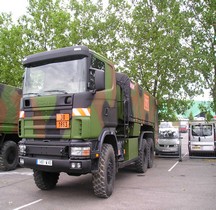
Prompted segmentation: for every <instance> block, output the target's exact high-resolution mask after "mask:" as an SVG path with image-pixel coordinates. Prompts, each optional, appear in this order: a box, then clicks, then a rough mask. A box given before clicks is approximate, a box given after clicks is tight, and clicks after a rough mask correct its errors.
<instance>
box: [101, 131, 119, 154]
mask: <svg viewBox="0 0 216 210" xmlns="http://www.w3.org/2000/svg"><path fill="white" fill-rule="evenodd" d="M98 142H99V144H98V150H99V151H100V152H101V150H102V146H103V144H104V143H106V144H111V145H112V147H113V149H114V152H115V155H117V154H118V146H117V137H116V134H115V128H113V129H110V128H109V129H104V130H103V131H102V133H101V135H100V136H99V138H98Z"/></svg>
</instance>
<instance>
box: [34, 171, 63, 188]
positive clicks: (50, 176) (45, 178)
mask: <svg viewBox="0 0 216 210" xmlns="http://www.w3.org/2000/svg"><path fill="white" fill-rule="evenodd" d="M33 172H34V181H35V184H36V185H37V187H38V188H39V189H41V190H51V189H53V188H54V187H55V186H56V184H57V182H58V179H59V175H60V174H59V173H51V172H46V171H38V170H33Z"/></svg>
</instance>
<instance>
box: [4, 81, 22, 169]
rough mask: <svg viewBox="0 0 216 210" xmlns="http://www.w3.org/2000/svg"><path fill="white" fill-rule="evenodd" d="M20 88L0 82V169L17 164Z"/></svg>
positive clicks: (9, 167)
mask: <svg viewBox="0 0 216 210" xmlns="http://www.w3.org/2000/svg"><path fill="white" fill-rule="evenodd" d="M21 92H22V91H21V89H18V88H15V87H12V86H9V85H5V84H0V170H4V171H8V170H13V169H15V168H16V166H17V164H18V141H19V140H20V138H19V136H18V120H19V110H20V98H21V95H22V94H21Z"/></svg>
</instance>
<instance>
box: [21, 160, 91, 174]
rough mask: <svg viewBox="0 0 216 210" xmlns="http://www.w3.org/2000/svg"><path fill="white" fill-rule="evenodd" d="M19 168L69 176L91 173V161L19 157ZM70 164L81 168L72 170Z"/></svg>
mask: <svg viewBox="0 0 216 210" xmlns="http://www.w3.org/2000/svg"><path fill="white" fill-rule="evenodd" d="M19 162H20V166H22V167H25V168H31V169H37V170H40V171H48V172H66V173H69V174H70V173H71V174H86V173H90V172H91V171H92V161H91V159H87V160H72V159H69V160H61V159H51V158H47V157H45V158H41V157H38V158H35V157H26V156H20V157H19ZM39 162H44V163H49V165H41V163H39ZM72 163H74V164H78V163H79V165H80V166H81V168H72Z"/></svg>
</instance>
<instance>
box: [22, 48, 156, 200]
mask: <svg viewBox="0 0 216 210" xmlns="http://www.w3.org/2000/svg"><path fill="white" fill-rule="evenodd" d="M23 65H24V67H25V75H24V84H23V97H22V99H21V111H20V119H19V136H20V138H22V140H21V141H20V143H19V154H20V155H19V162H20V165H21V166H23V167H27V168H32V169H33V172H34V181H35V184H36V185H37V187H38V188H40V189H42V190H49V189H52V188H54V187H55V186H56V184H57V182H58V179H59V175H60V173H61V172H65V173H67V174H68V175H72V176H78V175H82V174H87V173H91V174H92V185H93V190H94V193H95V195H96V196H98V197H102V198H107V197H109V196H110V195H111V194H112V192H113V188H114V181H115V175H116V173H117V171H118V169H119V168H123V167H125V166H128V165H131V164H134V166H135V169H136V171H137V172H138V173H144V172H146V170H147V168H151V167H152V166H153V160H154V145H155V141H156V140H157V138H158V120H157V104H156V99H155V98H154V97H152V96H151V95H150V94H149V93H148V92H147V91H145V90H143V89H142V88H141V87H140V86H139V85H138V84H137V83H134V82H133V81H132V80H130V78H129V77H128V76H127V75H125V74H123V73H117V72H115V68H114V65H113V63H112V62H110V61H109V60H108V59H106V58H104V57H103V56H101V55H99V54H97V53H96V52H94V51H92V50H90V49H88V48H87V47H86V46H74V47H66V48H61V49H57V50H51V51H47V52H42V53H38V54H34V55H30V56H27V57H26V58H25V59H24V61H23Z"/></svg>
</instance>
